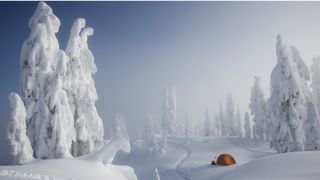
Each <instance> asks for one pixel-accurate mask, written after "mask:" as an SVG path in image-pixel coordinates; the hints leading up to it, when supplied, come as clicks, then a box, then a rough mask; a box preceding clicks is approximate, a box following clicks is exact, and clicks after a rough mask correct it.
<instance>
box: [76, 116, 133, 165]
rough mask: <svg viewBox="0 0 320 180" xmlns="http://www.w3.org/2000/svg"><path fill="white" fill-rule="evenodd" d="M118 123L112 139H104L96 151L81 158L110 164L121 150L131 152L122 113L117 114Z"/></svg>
mask: <svg viewBox="0 0 320 180" xmlns="http://www.w3.org/2000/svg"><path fill="white" fill-rule="evenodd" d="M116 123H117V125H116V127H115V129H114V131H113V135H112V137H111V140H107V141H104V143H103V144H102V145H100V147H98V148H97V149H96V150H95V151H94V152H92V153H90V154H88V155H85V156H83V157H81V158H83V159H86V160H91V161H98V162H102V163H103V164H104V165H108V164H110V163H112V161H113V159H114V157H115V155H116V153H117V152H118V151H119V150H122V151H124V152H126V153H129V152H130V150H131V146H130V143H129V136H128V133H127V130H126V125H125V123H124V119H123V116H122V115H121V114H119V115H118V116H117V122H116Z"/></svg>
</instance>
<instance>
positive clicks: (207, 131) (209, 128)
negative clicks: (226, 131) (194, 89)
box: [203, 108, 214, 136]
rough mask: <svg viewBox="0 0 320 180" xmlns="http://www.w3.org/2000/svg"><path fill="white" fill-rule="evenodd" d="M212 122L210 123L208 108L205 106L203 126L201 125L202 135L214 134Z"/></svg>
mask: <svg viewBox="0 0 320 180" xmlns="http://www.w3.org/2000/svg"><path fill="white" fill-rule="evenodd" d="M212 126H213V124H212V121H211V119H210V117H209V111H208V108H206V111H205V120H204V126H203V128H204V129H203V135H204V136H212V135H214V132H213V128H212Z"/></svg>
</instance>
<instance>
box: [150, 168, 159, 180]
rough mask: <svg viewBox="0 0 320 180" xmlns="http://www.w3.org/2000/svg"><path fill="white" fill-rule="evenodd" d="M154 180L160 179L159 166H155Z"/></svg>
mask: <svg viewBox="0 0 320 180" xmlns="http://www.w3.org/2000/svg"><path fill="white" fill-rule="evenodd" d="M152 180H160V176H159V172H158V168H155V169H154V172H153V176H152Z"/></svg>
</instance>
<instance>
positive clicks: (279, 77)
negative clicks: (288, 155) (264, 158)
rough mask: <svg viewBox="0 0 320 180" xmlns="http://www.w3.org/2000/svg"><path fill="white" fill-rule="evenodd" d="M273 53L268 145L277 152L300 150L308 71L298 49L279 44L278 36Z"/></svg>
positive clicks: (302, 143)
mask: <svg viewBox="0 0 320 180" xmlns="http://www.w3.org/2000/svg"><path fill="white" fill-rule="evenodd" d="M276 52H277V58H278V60H277V65H276V66H275V67H274V69H273V70H272V74H271V97H270V104H271V105H270V107H271V108H272V109H271V112H272V114H273V116H274V121H275V122H274V123H275V125H274V126H275V127H274V132H273V133H272V143H271V144H272V146H273V147H274V148H275V149H276V150H277V152H292V151H303V149H304V137H305V136H304V131H303V129H304V128H303V123H304V122H305V121H306V119H307V108H306V107H307V106H306V104H307V103H308V102H309V100H308V97H310V96H311V93H310V90H309V89H308V85H307V81H308V80H309V79H310V75H309V71H308V68H307V66H306V65H305V63H304V62H303V60H302V59H301V57H300V55H299V53H298V50H297V49H296V48H295V47H293V46H291V47H287V46H286V45H284V44H282V40H281V37H280V36H279V35H278V37H277V46H276Z"/></svg>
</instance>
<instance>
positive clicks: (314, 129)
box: [304, 102, 320, 151]
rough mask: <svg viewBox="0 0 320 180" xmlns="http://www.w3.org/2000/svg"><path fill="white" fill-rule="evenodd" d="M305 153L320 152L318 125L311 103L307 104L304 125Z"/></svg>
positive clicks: (319, 127)
mask: <svg viewBox="0 0 320 180" xmlns="http://www.w3.org/2000/svg"><path fill="white" fill-rule="evenodd" d="M304 131H305V139H306V141H305V147H304V150H306V151H318V150H320V125H319V118H318V113H317V110H316V107H315V105H314V104H313V103H312V102H309V103H308V115H307V121H306V122H305V123H304Z"/></svg>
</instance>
